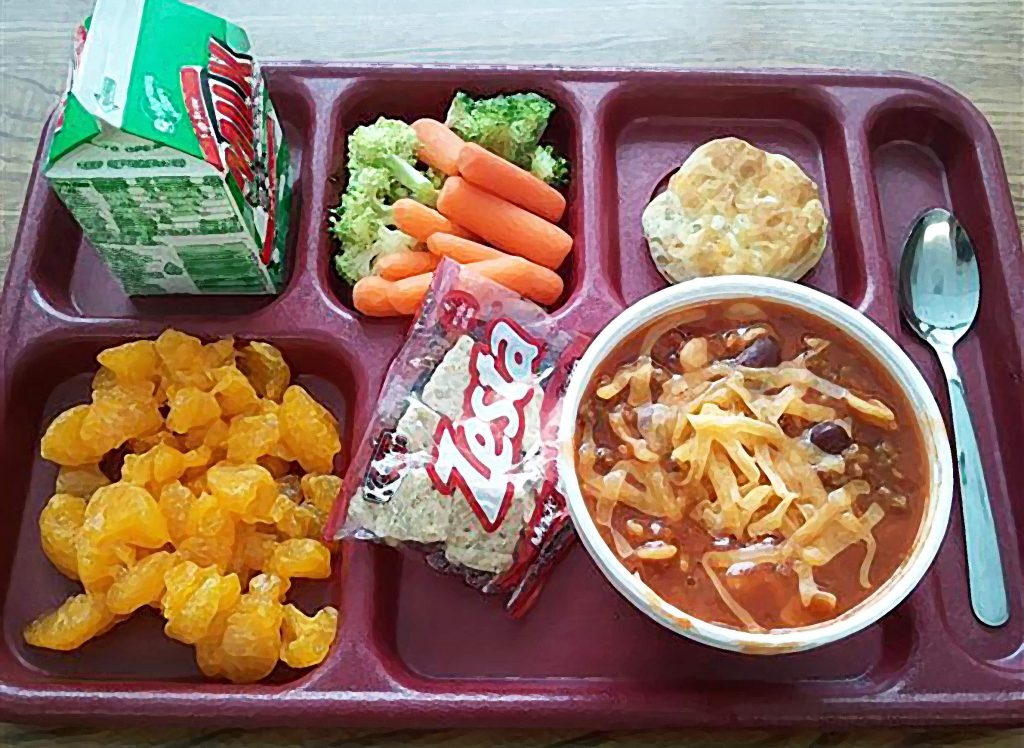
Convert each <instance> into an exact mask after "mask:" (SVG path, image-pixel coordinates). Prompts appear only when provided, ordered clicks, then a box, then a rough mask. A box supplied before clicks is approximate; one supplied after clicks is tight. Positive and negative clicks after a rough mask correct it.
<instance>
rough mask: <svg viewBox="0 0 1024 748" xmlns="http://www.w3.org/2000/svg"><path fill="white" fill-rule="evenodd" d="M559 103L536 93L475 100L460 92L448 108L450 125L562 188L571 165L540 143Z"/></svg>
mask: <svg viewBox="0 0 1024 748" xmlns="http://www.w3.org/2000/svg"><path fill="white" fill-rule="evenodd" d="M554 111H555V105H554V104H553V103H552V102H551V101H549V100H548V99H545V98H544V97H543V96H541V95H540V94H536V93H517V94H507V95H504V96H495V97H494V98H491V99H473V98H471V97H470V96H468V95H467V94H465V93H463V92H462V91H459V92H458V93H456V94H455V98H454V99H452V103H451V106H450V107H449V108H448V117H447V120H446V124H447V125H448V127H450V128H452V130H454V131H455V132H456V133H458V135H460V136H461V137H462V138H463V140H468V141H469V142H471V143H476V144H478V145H481V146H483V147H484V148H486V149H487V150H489V151H491V152H492V153H496V154H498V155H499V156H501V157H502V158H504V159H507V160H509V161H511V162H512V163H513V164H515V165H516V166H519V167H521V168H523V169H528V170H529V171H530V172H531V173H533V175H534V176H536V177H538V178H539V179H543V180H544V181H545V182H547V183H548V184H550V185H553V186H555V187H558V186H560V185H562V184H564V183H565V181H566V179H568V176H569V165H568V163H567V162H566V160H565V159H564V158H562V157H561V156H558V155H557V154H555V152H554V149H553V148H552V147H551V146H549V145H545V146H542V145H539V143H540V139H541V136H543V135H544V130H545V129H547V126H548V120H549V119H550V118H551V114H552V113H553V112H554Z"/></svg>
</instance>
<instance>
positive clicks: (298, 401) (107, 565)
mask: <svg viewBox="0 0 1024 748" xmlns="http://www.w3.org/2000/svg"><path fill="white" fill-rule="evenodd" d="M97 360H98V362H99V364H100V369H99V371H98V372H97V373H96V375H95V377H94V378H93V383H92V400H91V402H90V403H88V404H82V405H76V406H74V407H72V408H70V409H69V410H66V411H65V412H63V413H61V414H60V415H59V416H57V418H55V419H54V420H53V422H52V423H51V424H50V425H49V427H48V428H47V430H46V433H45V434H44V435H43V439H42V445H41V451H42V455H43V457H44V458H46V459H48V460H51V461H53V462H56V463H58V464H59V465H60V466H61V467H60V471H59V473H58V475H57V481H56V493H55V494H54V495H53V496H52V497H51V498H50V500H49V501H48V502H47V504H46V507H45V508H44V509H43V511H42V514H41V515H40V517H39V530H40V536H41V541H42V546H43V550H44V552H45V553H46V555H47V557H48V558H49V559H50V561H51V562H53V564H54V566H56V567H57V569H59V570H60V572H61V573H62V574H64V575H65V576H67V577H69V578H71V579H75V580H78V581H80V582H81V583H82V587H83V588H84V591H83V592H82V593H81V594H78V595H74V596H72V597H70V598H68V599H67V600H66V601H65V602H64V604H63V605H61V606H60V607H59V608H57V609H56V610H54V611H51V612H49V613H46V614H44V615H43V616H41V617H40V618H37V619H36V620H34V621H32V622H31V623H30V624H28V626H27V627H26V628H25V630H24V637H25V641H26V642H28V643H29V644H31V645H33V646H37V647H44V648H48V649H57V650H72V649H76V648H78V647H80V646H82V644H84V643H85V642H87V641H88V640H90V639H92V638H93V637H96V636H99V635H100V634H102V633H104V632H106V631H108V630H109V629H110V628H112V627H113V626H115V625H116V624H117V623H119V622H121V621H123V620H125V619H126V618H128V617H129V616H131V615H132V614H133V613H135V611H137V610H139V609H141V608H143V607H146V606H149V607H151V608H154V609H156V610H157V611H159V612H160V614H161V615H162V616H163V617H164V619H165V620H166V624H165V626H164V632H165V633H166V634H167V636H169V637H171V638H173V639H176V640H178V641H180V642H184V643H185V644H191V645H194V646H195V649H196V659H197V661H198V664H199V667H200V669H201V670H202V671H203V673H205V674H206V675H208V676H211V677H223V678H226V679H228V680H230V681H233V682H251V681H255V680H259V679H261V678H263V677H265V676H266V675H269V674H270V672H271V671H272V670H273V669H274V667H276V665H277V663H278V660H282V661H284V662H285V663H286V664H287V665H290V666H292V667H309V666H311V665H315V664H318V663H319V662H321V661H322V660H323V658H324V657H325V656H326V654H327V650H328V648H329V646H330V644H331V642H332V641H333V640H334V636H335V632H336V630H337V624H338V612H337V610H336V609H334V608H332V607H325V608H323V609H321V610H319V611H317V612H316V613H315V614H314V615H312V616H307V615H306V614H305V613H304V612H303V611H301V610H299V609H298V608H296V607H295V606H294V605H289V604H285V594H286V593H287V592H288V589H289V586H290V583H291V580H292V579H296V578H309V579H324V578H326V577H328V576H329V575H330V573H331V549H330V548H329V547H328V546H327V545H325V544H324V543H323V542H322V541H321V539H320V538H321V537H322V535H323V529H324V524H325V522H326V519H327V515H328V513H329V512H330V510H331V507H332V505H333V503H334V500H335V498H336V497H337V495H338V491H339V489H340V487H341V479H340V478H338V477H337V476H335V475H332V474H331V471H332V469H333V464H334V458H335V457H336V456H337V454H338V453H339V452H340V450H341V440H340V438H339V436H338V427H337V422H336V421H335V419H334V417H333V416H332V415H331V414H330V413H329V412H328V411H327V409H326V408H324V407H323V406H322V405H321V404H320V403H318V402H317V401H316V400H315V399H314V398H313V397H312V396H311V395H310V394H309V393H308V392H307V391H306V390H305V389H304V388H302V387H301V386H299V385H295V384H290V381H291V372H290V370H289V367H288V365H287V363H286V362H285V360H284V357H283V356H282V355H281V352H280V351H279V350H277V349H276V348H275V347H274V346H272V345H269V344H267V343H260V342H251V343H249V344H247V345H244V346H241V347H240V346H238V345H236V343H235V341H234V340H233V339H231V338H224V339H222V340H218V341H217V342H214V343H208V344H203V343H202V342H201V341H200V340H199V339H198V338H195V337H192V336H191V335H186V334H184V333H181V332H177V331H175V330H167V331H166V332H164V333H163V334H162V335H160V337H159V338H157V339H156V340H138V341H134V342H130V343H125V344H123V345H119V346H116V347H114V348H108V349H107V350H104V351H103V352H101V353H100V354H99V355H98V356H97Z"/></svg>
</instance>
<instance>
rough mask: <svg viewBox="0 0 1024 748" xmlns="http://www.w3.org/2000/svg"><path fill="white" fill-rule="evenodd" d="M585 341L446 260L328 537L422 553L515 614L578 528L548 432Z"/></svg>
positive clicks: (393, 372) (390, 378) (387, 384)
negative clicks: (561, 487)
mask: <svg viewBox="0 0 1024 748" xmlns="http://www.w3.org/2000/svg"><path fill="white" fill-rule="evenodd" d="M586 342H587V339H586V338H585V337H583V336H582V335H579V334H577V333H573V332H571V331H568V330H565V329H563V328H561V327H560V326H559V325H558V324H557V323H556V322H554V321H553V320H552V319H551V318H550V316H549V315H548V313H547V312H545V311H544V310H543V309H541V308H540V307H538V306H537V305H536V304H534V303H532V302H530V301H527V300H525V299H523V298H522V297H520V296H519V295H518V294H516V293H514V292H512V291H509V290H508V289H506V288H504V287H503V286H500V285H498V284H496V283H494V282H492V281H489V280H487V279H486V278H483V277H481V276H478V275H475V274H474V273H473V272H472V270H471V269H469V268H467V267H465V266H461V265H459V264H457V263H453V262H451V261H447V260H446V261H445V262H443V263H442V264H441V265H440V266H439V267H438V269H437V271H436V273H435V276H434V282H433V285H432V287H431V291H430V293H429V295H428V296H427V299H426V300H425V301H424V304H423V307H422V309H421V310H420V313H419V316H418V317H417V318H416V320H415V322H414V323H413V326H412V328H411V330H410V333H409V336H408V338H407V340H406V342H405V344H404V346H403V347H402V349H401V351H400V352H399V353H398V355H397V357H396V358H395V360H394V361H393V362H392V364H391V367H390V369H389V370H388V374H387V376H386V378H385V381H384V385H383V387H382V389H381V393H380V399H379V402H378V405H377V408H376V411H375V413H374V416H373V418H372V419H371V422H370V424H369V427H368V428H367V430H366V432H365V434H364V437H363V441H362V443H361V444H360V446H359V447H358V449H357V451H356V453H355V455H354V458H353V461H352V465H351V466H350V468H349V470H348V473H347V475H346V478H345V484H344V486H343V488H342V494H341V496H342V501H339V502H338V503H337V506H336V508H335V512H334V515H333V516H332V518H331V521H330V523H329V525H328V532H329V533H330V534H331V535H333V537H335V538H357V539H361V540H369V541H377V542H382V543H386V544H388V545H392V546H401V547H404V548H407V549H411V550H414V551H416V552H419V553H421V554H423V555H424V557H425V560H426V562H427V563H428V564H429V565H430V566H431V567H432V568H434V569H436V570H438V571H442V572H445V573H450V574H456V575H459V576H461V577H462V578H463V579H464V580H465V581H466V583H467V584H469V585H471V586H473V587H475V588H476V589H479V590H480V591H481V592H484V593H488V594H500V595H504V596H505V597H506V608H507V609H508V610H509V611H510V612H512V613H513V614H521V613H522V612H524V611H525V610H526V609H527V607H528V606H529V604H530V603H531V602H532V600H533V599H534V597H535V595H536V593H537V591H538V589H539V586H540V583H541V582H542V581H543V579H544V578H545V577H546V574H547V572H548V571H549V570H550V568H551V567H552V566H553V564H554V562H555V561H556V560H557V559H558V558H559V557H560V556H561V554H562V552H563V551H564V549H565V548H566V547H567V546H568V544H569V542H570V541H571V540H572V538H573V537H574V534H573V530H572V526H571V522H570V520H569V515H568V511H567V509H566V505H565V499H564V497H563V495H562V492H561V491H560V490H559V487H558V476H557V474H556V469H555V447H556V445H555V438H556V433H555V432H556V428H557V414H558V407H559V405H560V401H561V394H562V390H563V388H564V385H565V382H566V379H567V377H568V374H569V371H570V369H571V366H572V364H573V362H574V361H575V360H576V358H577V357H578V356H579V354H580V353H582V351H583V348H584V347H585V345H586Z"/></svg>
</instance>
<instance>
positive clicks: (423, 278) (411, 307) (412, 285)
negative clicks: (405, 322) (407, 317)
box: [387, 273, 434, 314]
mask: <svg viewBox="0 0 1024 748" xmlns="http://www.w3.org/2000/svg"><path fill="white" fill-rule="evenodd" d="M433 279H434V274H433V273H421V274H420V275H413V276H411V277H409V278H402V280H396V281H388V283H389V285H388V288H387V293H388V303H390V304H391V306H392V307H393V308H394V310H395V311H396V312H397V313H398V314H416V310H417V309H419V308H420V304H422V303H423V297H425V296H426V295H427V291H428V290H429V289H430V282H431V281H432V280H433Z"/></svg>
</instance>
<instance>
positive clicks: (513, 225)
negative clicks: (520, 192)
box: [437, 177, 572, 268]
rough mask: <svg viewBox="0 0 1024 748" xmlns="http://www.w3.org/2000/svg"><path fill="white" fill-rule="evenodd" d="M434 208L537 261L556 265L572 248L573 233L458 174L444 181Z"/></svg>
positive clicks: (550, 265) (490, 239)
mask: <svg viewBox="0 0 1024 748" xmlns="http://www.w3.org/2000/svg"><path fill="white" fill-rule="evenodd" d="M437 209H438V210H439V211H440V212H441V215H443V216H445V217H446V218H448V219H450V220H452V221H455V222H456V223H458V224H459V225H460V226H464V227H465V228H467V229H469V230H470V231H472V232H473V233H474V234H478V235H479V236H481V237H482V238H483V239H486V240H487V242H488V243H489V244H493V245H494V246H495V247H498V248H499V249H504V250H505V251H506V252H511V253H512V254H515V255H520V256H521V257H525V258H526V259H528V260H532V261H533V262H536V263H537V264H538V265H544V266H545V267H549V268H557V267H558V266H559V265H561V264H562V260H564V259H565V256H566V255H567V254H569V250H570V249H571V248H572V237H571V236H569V235H568V234H567V233H565V232H564V231H562V229H560V228H558V227H557V226H555V225H554V224H553V223H551V222H549V221H545V220H544V219H543V218H541V217H540V216H535V215H534V214H533V213H530V212H529V211H526V210H523V209H522V208H520V207H519V206H518V205H513V204H512V203H510V202H508V201H507V200H503V199H502V198H500V197H497V196H496V195H492V194H491V193H489V192H486V191H484V190H482V189H480V188H479V187H474V186H473V185H471V184H469V183H468V182H467V181H466V180H464V179H462V178H461V177H449V178H448V180H447V181H446V182H445V183H444V187H442V188H441V194H440V196H439V197H438V199H437Z"/></svg>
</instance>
